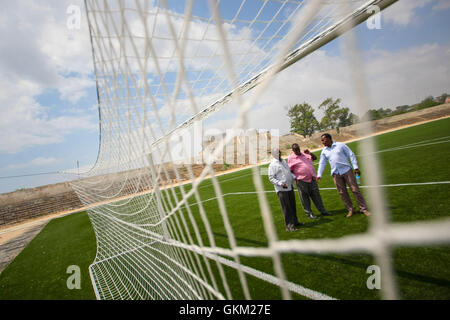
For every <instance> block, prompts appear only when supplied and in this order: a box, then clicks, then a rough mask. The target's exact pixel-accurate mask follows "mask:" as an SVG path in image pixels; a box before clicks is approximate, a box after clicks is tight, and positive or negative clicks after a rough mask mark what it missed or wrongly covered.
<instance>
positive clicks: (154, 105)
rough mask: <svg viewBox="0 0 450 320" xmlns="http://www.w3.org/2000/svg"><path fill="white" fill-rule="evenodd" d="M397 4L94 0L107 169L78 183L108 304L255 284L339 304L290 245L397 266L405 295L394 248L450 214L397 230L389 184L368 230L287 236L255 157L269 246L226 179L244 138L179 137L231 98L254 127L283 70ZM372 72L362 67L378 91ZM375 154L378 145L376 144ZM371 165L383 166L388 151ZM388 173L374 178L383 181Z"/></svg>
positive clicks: (376, 195)
mask: <svg viewBox="0 0 450 320" xmlns="http://www.w3.org/2000/svg"><path fill="white" fill-rule="evenodd" d="M393 2H395V1H392V0H391V1H385V0H378V1H376V0H372V1H367V0H360V1H356V0H338V1H331V0H316V1H315V0H311V1H306V0H304V1H301V0H226V1H225V0H223V1H216V0H211V1H208V0H195V1H194V0H192V1H189V0H186V1H184V0H183V1H180V0H176V1H169V0H166V1H163V0H160V1H158V0H154V1H153V0H137V1H134V0H133V1H131V0H111V1H102V0H86V1H85V4H86V12H87V17H88V22H89V28H90V36H91V41H92V47H93V58H94V67H95V74H96V81H97V90H98V103H99V116H100V138H101V139H100V140H101V143H100V149H99V153H98V158H97V161H96V164H95V166H94V167H93V168H92V169H91V170H90V171H89V172H87V173H85V174H84V176H83V178H82V179H79V180H76V181H73V182H72V186H73V188H74V190H75V191H76V192H77V194H78V196H79V198H80V199H81V201H82V202H83V204H85V205H86V206H92V208H91V209H90V210H89V217H90V219H91V221H92V224H93V226H94V230H95V234H96V239H97V255H96V258H95V261H94V263H93V264H92V265H91V266H90V274H91V278H92V282H93V285H94V288H95V292H96V296H97V298H98V299H233V298H236V297H243V298H245V299H251V298H252V294H251V290H250V286H251V285H250V284H249V282H251V281H253V280H252V279H258V280H260V281H264V282H266V283H268V284H270V285H272V286H276V287H278V288H279V290H280V294H281V295H280V296H281V297H282V298H284V299H289V298H291V296H292V294H293V293H296V294H300V295H303V296H306V297H308V298H312V299H331V298H332V297H329V296H327V295H325V294H322V293H320V292H316V291H313V290H310V289H308V288H305V287H303V286H302V284H301V283H294V282H291V281H287V280H286V275H285V272H284V268H283V264H282V261H281V258H280V256H281V254H282V253H286V252H291V253H307V252H369V253H373V254H375V256H376V259H377V262H378V264H379V265H380V266H381V267H382V268H385V270H387V272H386V277H384V278H383V281H384V282H383V286H382V290H383V294H384V297H385V298H395V297H397V296H396V288H395V281H394V280H393V275H392V272H391V271H390V263H389V259H388V258H389V248H390V246H391V245H396V244H400V243H402V244H409V243H411V244H414V243H420V244H423V243H434V242H436V241H442V239H447V240H448V235H447V233H446V230H448V222H447V224H445V223H438V224H436V225H435V226H430V227H428V226H427V227H426V228H424V227H423V226H422V225H416V224H414V225H403V226H399V225H397V226H395V227H394V226H391V225H389V224H388V223H387V219H386V216H385V212H384V208H383V203H384V202H383V196H382V194H381V191H380V190H379V189H378V188H373V189H371V195H370V198H369V199H370V200H371V203H379V205H374V208H373V210H372V211H373V217H372V218H371V219H372V221H371V223H372V224H371V226H372V228H371V229H370V232H368V233H367V234H364V235H358V236H349V237H345V238H341V239H333V240H327V239H324V240H307V241H299V240H295V241H294V240H290V241H280V240H279V239H278V238H277V234H276V230H275V226H274V223H273V218H272V213H271V212H270V206H269V205H268V201H267V196H266V192H265V191H264V187H263V184H262V179H263V177H261V175H260V172H259V171H258V168H257V167H256V166H255V167H254V168H253V171H252V175H253V185H254V194H255V197H257V201H258V206H257V207H255V208H254V212H255V219H258V220H257V221H255V223H259V224H262V225H263V226H264V230H265V234H266V238H267V244H268V245H267V246H256V247H249V246H242V245H241V244H239V242H238V241H237V238H238V236H237V235H236V234H235V232H234V229H233V227H232V225H233V223H234V222H233V221H230V210H233V208H231V209H230V206H227V205H226V202H225V199H224V198H225V196H224V192H223V191H222V190H221V185H220V183H219V181H218V177H217V171H218V169H219V168H220V167H222V166H223V164H221V165H220V166H218V164H217V158H218V156H220V152H222V150H223V146H225V145H227V144H229V143H230V142H233V141H235V138H234V136H233V135H232V134H227V135H226V136H225V137H223V139H221V140H220V142H219V143H218V144H217V145H216V146H215V147H214V148H212V149H208V148H205V147H204V146H203V142H202V141H203V137H201V138H200V140H201V143H200V146H199V145H197V144H195V143H192V144H186V143H179V141H180V139H181V140H182V139H183V137H185V136H188V135H189V136H190V135H195V134H196V130H197V131H198V130H199V131H200V132H201V125H202V121H204V120H205V119H206V118H208V117H209V116H212V115H214V114H215V113H216V112H217V111H218V110H220V109H221V108H222V107H224V106H226V105H228V104H230V103H233V104H234V105H235V106H236V112H235V114H236V115H237V116H236V121H235V124H234V126H233V128H232V129H233V130H237V131H239V130H245V129H247V127H246V119H247V116H248V112H249V110H250V109H251V107H252V106H253V105H254V104H255V101H256V100H257V98H258V97H259V96H261V94H262V93H263V92H264V90H265V89H266V88H267V87H268V86H269V85H270V83H271V81H272V80H273V78H274V76H275V75H276V74H277V73H278V72H279V71H281V70H283V69H285V68H287V67H289V66H290V65H291V64H293V63H294V62H296V61H298V60H299V59H301V58H303V57H304V56H306V55H308V54H309V53H311V52H313V51H314V50H316V49H317V48H320V47H321V46H323V45H324V44H326V43H328V42H330V41H331V40H333V39H334V38H336V37H338V36H339V35H341V34H342V33H344V32H346V31H347V30H350V29H351V28H352V27H353V26H355V25H356V24H359V23H361V22H362V21H365V20H366V19H367V18H368V17H369V16H370V15H371V14H372V13H374V11H370V10H368V9H369V8H371V7H372V6H377V8H379V9H381V10H382V9H384V8H385V7H387V6H389V5H390V4H392V3H393ZM350 39H351V38H350ZM355 54H356V56H355V57H353V58H352V59H354V61H357V59H358V56H357V53H355ZM355 64H356V62H355ZM356 69H358V68H356ZM360 76H361V75H360V74H359V73H358V70H356V71H355V74H354V79H355V80H354V81H355V86H356V88H357V91H358V92H359V93H360V94H359V95H360V96H361V97H362V98H361V99H364V90H365V88H364V85H363V84H362V83H364V79H362V80H361V79H360V78H359V77H360ZM251 89H253V90H252V92H251V95H249V94H246V92H248V91H250V90H251ZM359 102H360V103H361V104H364V101H363V100H360V101H359ZM367 130H370V128H368V129H367ZM232 132H235V131H232ZM183 141H184V140H183ZM175 147H176V148H177V152H174V148H175ZM365 151H367V152H370V151H373V146H371V145H370V142H369V143H368V145H367V146H366V149H365ZM244 152H245V150H244ZM180 154H182V155H183V156H182V157H180ZM368 161H371V162H370V163H368V165H370V166H371V167H375V168H376V166H377V163H376V158H373V159H370V160H368ZM373 171H376V170H373ZM377 179H378V178H377V176H372V175H371V176H369V177H368V182H369V184H372V185H378V184H379V180H377ZM205 183H206V185H205ZM201 188H203V189H201ZM205 188H206V189H207V190H208V192H206V193H205V192H203V191H204V190H205ZM218 228H220V229H221V230H223V232H224V233H225V239H226V240H225V241H224V240H223V238H221V239H218V235H217V232H215V230H217V229H218ZM252 257H260V258H265V259H270V260H271V263H272V265H273V269H272V272H267V271H262V270H259V269H258V268H256V267H255V264H253V265H252V266H249V265H247V264H246V263H244V262H243V261H244V260H245V259H250V258H252Z"/></svg>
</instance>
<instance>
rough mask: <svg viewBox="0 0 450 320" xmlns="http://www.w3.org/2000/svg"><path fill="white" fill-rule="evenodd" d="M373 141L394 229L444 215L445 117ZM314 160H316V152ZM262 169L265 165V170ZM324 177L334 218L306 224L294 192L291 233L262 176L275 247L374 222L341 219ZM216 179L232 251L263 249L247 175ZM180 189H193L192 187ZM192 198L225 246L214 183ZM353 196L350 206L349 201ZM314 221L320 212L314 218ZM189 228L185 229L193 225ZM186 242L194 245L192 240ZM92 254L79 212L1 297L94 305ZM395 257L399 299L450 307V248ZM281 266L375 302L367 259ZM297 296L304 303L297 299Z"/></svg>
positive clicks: (302, 279)
mask: <svg viewBox="0 0 450 320" xmlns="http://www.w3.org/2000/svg"><path fill="white" fill-rule="evenodd" d="M374 139H375V141H376V145H377V150H378V156H379V158H380V162H381V165H382V168H383V186H384V187H383V188H384V193H385V196H386V198H387V204H388V209H389V212H390V219H391V221H392V222H393V223H394V224H395V223H399V222H413V221H430V220H435V219H440V218H445V217H448V216H449V215H450V214H449V213H450V199H449V195H450V173H449V170H448V168H447V163H448V160H449V159H450V148H448V143H449V142H450V118H447V119H443V120H438V121H434V122H429V123H426V124H422V125H418V126H414V127H410V128H405V129H401V130H397V131H394V132H391V133H386V134H383V135H379V136H376V137H374ZM348 145H349V146H350V147H351V148H352V150H353V151H354V152H355V154H356V155H357V158H358V160H359V163H360V165H361V164H362V161H361V159H362V157H365V156H371V155H362V154H360V152H359V148H358V142H352V143H348ZM315 154H316V155H317V156H319V155H320V151H318V152H316V153H315ZM264 167H267V165H265V166H262V167H261V168H264ZM316 169H317V161H316ZM368 170H370V168H364V167H363V166H361V171H362V177H361V178H362V186H363V188H362V192H363V193H365V194H366V192H367V188H364V186H365V181H364V173H365V172H367V171H368ZM263 171H264V170H262V172H263ZM329 172H330V168H329V165H327V167H326V168H325V171H324V176H323V179H322V180H321V182H320V184H319V187H320V188H321V195H322V199H323V201H324V205H325V208H326V209H327V210H328V211H329V212H331V213H333V215H332V216H330V217H321V218H318V219H316V220H310V219H309V218H307V217H306V216H305V214H304V212H303V209H302V208H301V205H300V201H299V198H298V194H297V195H296V202H297V215H298V217H299V220H300V221H301V222H302V223H304V226H302V227H301V228H300V230H299V231H297V232H292V233H288V232H286V231H285V227H284V221H283V215H282V213H281V208H280V204H279V201H278V198H277V196H276V194H275V193H274V192H273V186H272V185H271V184H270V182H269V181H268V178H267V176H264V177H263V180H264V188H265V190H266V191H267V192H268V194H267V198H268V201H269V205H270V207H271V211H272V213H273V219H274V223H275V226H276V228H277V236H278V238H279V239H280V240H291V239H298V240H306V239H324V238H340V237H343V236H348V235H354V234H360V233H364V232H366V231H367V230H368V226H369V219H370V218H367V217H365V216H364V215H362V214H357V215H355V216H353V217H352V218H349V219H347V218H345V214H346V210H345V208H344V205H343V203H342V202H341V200H340V198H339V195H338V193H337V191H336V189H335V187H334V184H333V182H332V179H331V176H330V175H329ZM218 180H219V182H220V188H221V192H222V194H223V196H224V201H225V205H226V208H227V212H228V216H229V220H230V223H231V226H232V228H233V231H234V234H235V238H236V241H237V245H238V246H245V247H263V248H264V247H267V245H268V241H267V238H266V234H265V231H264V227H263V223H262V219H261V215H260V208H259V201H258V199H257V194H256V191H255V187H254V184H253V178H252V172H251V169H245V170H241V171H237V172H233V173H230V174H226V175H222V176H220V177H218ZM186 190H189V185H187V186H186ZM198 191H199V194H200V198H201V199H202V202H203V206H204V208H205V211H206V212H207V215H208V220H209V222H210V224H211V228H212V231H213V234H214V239H215V242H216V246H218V247H223V248H229V246H230V245H229V239H228V237H227V231H226V230H225V227H224V224H223V221H222V217H221V215H220V213H219V207H218V202H217V201H216V193H215V192H214V189H213V188H212V183H211V180H209V179H208V180H205V181H203V182H202V183H201V184H200V186H199V189H198ZM350 194H351V193H350ZM143 197H145V196H143ZM351 197H352V199H353V195H352V194H351ZM137 200H138V199H137V198H135V199H133V201H137ZM173 200H174V199H173ZM130 204H132V203H130ZM189 204H190V208H191V210H192V214H193V216H194V219H196V220H198V221H201V220H200V218H199V212H198V206H197V205H196V200H195V197H191V198H190V199H189ZM354 204H355V201H354ZM369 209H370V202H369ZM313 210H315V207H314V206H313ZM315 213H316V214H318V212H317V211H316V210H315ZM186 220H187V224H188V225H189V226H190V221H189V219H188V218H186ZM198 227H199V233H200V235H201V238H202V241H203V245H205V246H208V245H209V241H208V237H207V235H206V230H205V229H204V228H203V227H202V224H201V223H199V224H198ZM189 229H191V230H192V228H189ZM186 236H188V235H186ZM192 237H193V238H194V241H195V236H194V235H192ZM95 252H96V241H95V235H94V232H93V230H92V227H91V225H90V221H89V219H88V216H87V214H86V213H85V212H80V213H77V214H73V215H70V216H67V217H64V218H59V219H54V220H52V221H51V222H50V223H49V224H48V225H47V226H46V227H45V228H44V229H43V230H42V231H41V233H40V234H39V235H38V236H37V237H36V238H35V239H33V241H32V242H31V243H30V244H29V245H28V246H27V247H26V248H25V249H24V250H23V251H22V252H21V253H20V254H19V255H18V256H17V257H16V259H15V260H14V261H13V262H12V263H11V264H10V265H9V266H8V267H7V268H6V269H5V270H4V271H3V272H2V273H1V274H0V299H94V298H95V295H94V292H93V288H92V285H91V283H90V278H89V273H88V266H89V265H90V264H91V263H92V261H93V260H94V258H95ZM392 259H393V266H394V270H395V273H396V281H397V284H398V287H399V294H400V297H401V298H403V299H450V270H449V269H448V266H449V265H450V250H449V246H432V247H398V248H393V249H392ZM240 260H241V262H242V264H244V265H246V266H249V267H252V268H255V269H258V270H261V271H263V272H265V273H268V274H274V271H273V269H274V268H273V263H272V260H271V259H269V258H261V257H259V258H254V257H251V258H250V257H240ZM282 263H283V267H284V270H285V273H286V276H287V280H289V281H292V282H294V283H298V284H300V285H302V286H304V287H306V288H309V289H311V290H314V291H316V292H320V293H323V294H326V295H328V296H331V297H334V298H337V299H380V294H379V291H378V290H376V289H375V290H369V289H368V288H367V286H366V281H367V278H368V277H369V274H368V273H367V272H366V270H367V267H368V266H370V265H373V264H375V259H374V257H373V256H372V255H370V254H363V253H361V254H329V253H323V254H321V253H315V254H298V253H295V254H294V253H292V254H282ZM70 265H78V266H80V268H81V272H82V274H81V281H82V283H81V290H69V289H67V286H66V280H67V278H68V276H69V275H68V274H67V273H66V269H67V267H68V266H70ZM225 272H226V275H227V278H228V283H229V284H230V288H231V290H232V293H233V298H234V299H243V298H244V296H243V295H242V289H241V284H240V282H239V277H238V275H237V272H236V270H235V269H233V268H226V267H225ZM247 281H248V283H249V289H250V293H251V296H252V298H253V299H280V298H281V294H280V290H279V288H278V287H277V286H274V285H271V284H270V283H268V282H265V281H262V280H259V279H257V278H254V277H252V276H250V275H247ZM293 298H295V299H303V298H304V297H302V296H301V295H296V294H294V295H293Z"/></svg>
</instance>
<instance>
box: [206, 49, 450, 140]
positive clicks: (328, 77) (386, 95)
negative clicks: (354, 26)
mask: <svg viewBox="0 0 450 320" xmlns="http://www.w3.org/2000/svg"><path fill="white" fill-rule="evenodd" d="M366 54H367V55H368V56H369V58H370V59H367V62H366V64H365V65H364V67H365V70H366V74H367V76H368V84H369V90H370V91H369V93H370V97H369V100H370V101H371V105H370V106H363V110H360V109H358V108H357V105H356V100H355V92H354V91H353V90H354V89H353V88H352V84H351V79H350V74H349V72H350V69H349V65H348V62H347V61H346V60H345V59H343V58H341V57H336V56H329V55H328V54H327V53H326V52H325V51H322V50H320V51H316V52H315V53H313V54H312V55H310V56H309V57H307V58H306V59H304V60H302V61H300V62H298V63H296V64H295V65H293V66H291V67H290V68H288V69H286V70H284V71H283V72H282V73H280V74H279V75H278V76H277V77H276V79H275V80H274V82H273V83H272V84H271V85H270V86H269V88H268V89H267V90H266V92H265V93H264V95H263V96H262V97H261V98H260V99H259V100H258V103H257V105H256V106H255V107H253V108H252V109H251V110H250V112H249V113H248V122H247V127H248V128H261V129H280V133H281V134H284V133H287V132H288V131H289V119H288V117H287V107H288V106H292V105H294V104H296V103H302V102H308V103H309V104H311V105H312V106H313V107H314V108H317V106H318V105H319V104H320V103H321V102H322V101H323V100H325V99H326V98H327V97H333V98H341V99H342V105H343V106H345V107H349V108H350V110H351V111H352V112H354V113H357V114H359V115H361V114H362V113H363V112H365V111H366V110H367V109H368V108H377V109H378V108H395V107H396V106H399V105H404V104H413V103H416V102H419V101H420V100H422V99H423V98H425V97H426V96H427V95H429V94H431V95H434V96H437V95H439V94H441V93H444V92H449V91H450V82H449V80H448V79H450V46H442V45H438V44H431V45H430V44H428V45H422V46H417V47H410V48H407V49H404V50H399V51H395V52H390V51H373V52H370V53H366ZM354 67H355V68H358V66H354ZM220 113H221V115H220V116H217V118H216V116H215V117H214V119H217V120H216V121H208V127H214V128H219V129H222V130H225V129H226V128H231V127H232V126H233V125H234V123H235V119H236V116H237V113H238V108H237V106H236V105H231V104H230V105H229V106H227V107H226V108H224V109H223V110H222V111H221V112H220ZM316 116H317V117H318V118H319V119H320V117H321V115H320V113H319V112H317V114H316Z"/></svg>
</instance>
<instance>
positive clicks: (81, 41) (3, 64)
mask: <svg viewBox="0 0 450 320" xmlns="http://www.w3.org/2000/svg"><path fill="white" fill-rule="evenodd" d="M70 4H76V5H79V6H80V8H81V9H83V3H82V1H80V0H74V1H56V0H55V1H50V2H46V3H42V2H40V1H27V2H21V1H8V2H6V3H4V4H2V5H3V6H4V7H3V9H2V11H1V12H0V21H1V22H0V38H1V39H2V41H1V42H0V127H1V130H0V152H8V153H15V152H18V151H21V150H23V149H25V148H29V147H33V146H36V145H45V144H50V143H58V142H62V141H64V137H65V135H68V134H70V133H73V132H75V131H78V130H97V129H98V125H97V124H96V121H97V119H96V117H97V114H96V113H94V112H92V114H91V113H89V115H88V114H86V112H85V113H83V112H81V113H78V114H76V115H75V116H69V115H68V116H64V117H62V116H58V115H56V112H55V111H56V110H53V109H52V108H50V107H47V106H45V105H41V104H40V103H39V102H38V101H37V97H38V96H39V95H41V94H43V93H44V92H47V90H49V89H50V90H55V89H56V90H57V91H58V92H59V96H60V99H62V100H65V101H68V102H70V103H71V104H75V103H77V102H79V101H80V99H81V98H83V97H86V96H87V90H88V89H89V88H92V87H94V86H95V82H94V81H93V80H91V79H90V78H89V75H90V74H91V73H92V71H93V68H92V54H91V50H90V43H89V34H88V32H87V31H88V30H87V22H86V20H85V17H83V15H82V20H81V25H80V26H81V28H80V29H75V30H69V29H68V28H67V25H66V20H67V18H68V15H67V13H66V9H67V7H68V6H69V5H70ZM81 12H82V13H83V12H84V10H81ZM84 109H85V110H86V109H87V108H84Z"/></svg>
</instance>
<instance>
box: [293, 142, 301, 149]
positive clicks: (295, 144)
mask: <svg viewBox="0 0 450 320" xmlns="http://www.w3.org/2000/svg"><path fill="white" fill-rule="evenodd" d="M294 146H297V147H299V148H300V146H299V145H298V143H293V144H292V146H291V148H292V149H293V148H294Z"/></svg>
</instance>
